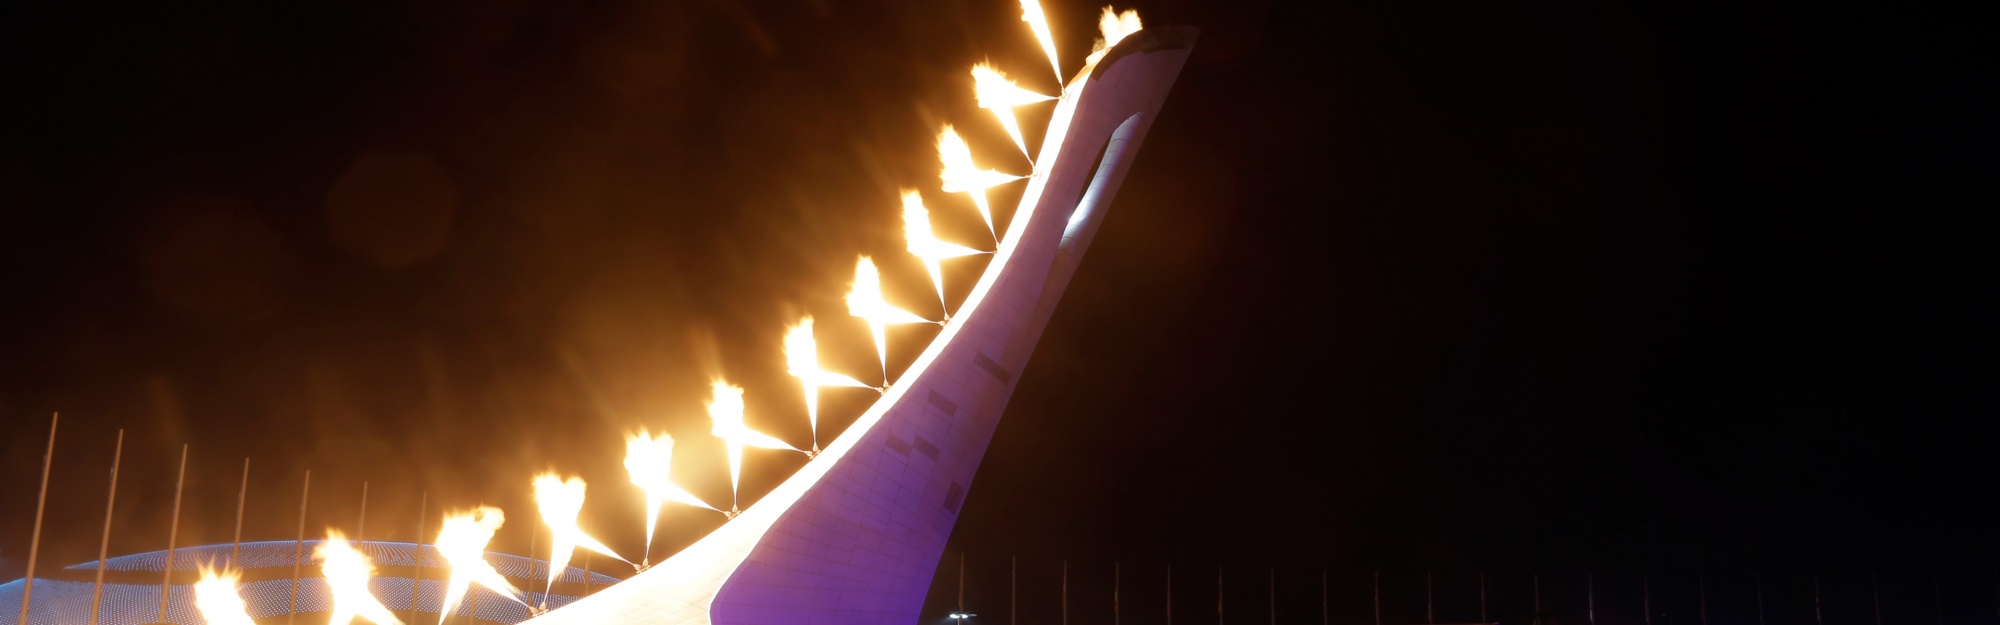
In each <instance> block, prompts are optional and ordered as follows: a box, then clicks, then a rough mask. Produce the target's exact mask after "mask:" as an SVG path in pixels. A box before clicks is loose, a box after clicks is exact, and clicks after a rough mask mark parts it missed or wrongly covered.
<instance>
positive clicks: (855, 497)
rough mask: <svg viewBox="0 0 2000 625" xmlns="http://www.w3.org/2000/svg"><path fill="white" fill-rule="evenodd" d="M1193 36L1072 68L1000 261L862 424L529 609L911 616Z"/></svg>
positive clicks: (769, 621)
mask: <svg viewBox="0 0 2000 625" xmlns="http://www.w3.org/2000/svg"><path fill="white" fill-rule="evenodd" d="M1195 36H1196V31H1195V30H1194V29H1192V28H1186V27H1167V28H1152V29H1146V30H1141V31H1139V32H1137V33H1136V34H1132V35H1130V36H1128V37H1126V38H1125V39H1123V40H1122V41H1120V42H1118V43H1117V45H1115V46H1113V47H1112V48H1111V49H1110V50H1108V51H1106V53H1105V54H1103V55H1102V56H1101V57H1100V58H1098V59H1097V61H1096V62H1095V63H1094V64H1093V65H1090V66H1087V67H1086V68H1085V69H1084V73H1082V74H1080V75H1078V76H1077V78H1076V79H1074V80H1072V81H1071V82H1070V84H1069V85H1068V87H1067V88H1065V89H1064V94H1063V97H1062V98H1061V100H1060V101H1059V102H1058V103H1057V104H1056V111H1055V115H1054V119H1053V120H1051V121H1050V123H1049V129H1048V133H1047V135H1046V136H1045V138H1044V139H1043V142H1042V149H1041V154H1040V156H1039V157H1038V158H1036V159H1035V163H1036V169H1035V173H1034V175H1033V176H1032V177H1031V178H1030V179H1029V180H1028V186H1027V190H1026V191H1025V192H1024V193H1023V195H1022V199H1021V204H1020V207H1019V208H1018V209H1017V210H1016V212H1015V213H1014V216H1013V219H1012V222H1011V223H1010V224H1009V225H1008V228H1007V232H1006V234H1005V236H1003V237H1001V241H1002V242H1001V244H1000V246H999V249H998V250H997V251H995V252H994V255H993V261H992V262H991V264H989V265H988V266H987V268H986V272H985V273H984V274H983V275H982V276H980V279H979V282H978V283H977V285H976V286H974V287H973V290H972V293H971V294H970V295H968V296H967V297H966V300H965V302H964V304H962V305H961V306H960V307H959V308H958V309H957V310H955V311H953V316H952V320H951V322H950V323H949V324H947V325H945V327H944V329H943V331H942V332H941V333H940V334H939V335H938V337H937V339H936V340H934V341H932V342H931V344H930V346H929V347H928V348H927V349H925V350H924V352H923V354H922V355H921V356H919V357H918V358H917V360H916V362H915V363H914V364H912V365H911V366H910V367H909V369H908V370H906V371H904V373H903V375H902V377H901V378H899V379H897V380H896V381H895V384H894V385H892V386H890V388H889V389H888V391H887V394H885V395H884V396H883V398H882V399H881V400H880V401H878V402H876V404H875V405H874V406H873V407H871V408H870V409H869V410H868V412H867V413H865V414H863V415H862V416H861V418H860V419H858V420H856V421H855V423H854V425H853V426H851V427H849V428H848V429H847V431H846V432H843V433H842V434H841V435H840V437H839V438H837V439H835V440H834V441H833V442H832V443H830V444H828V445H827V446H826V448H825V450H824V451H822V452H821V453H820V454H819V455H818V456H817V457H815V458H814V459H813V460H812V461H811V462H808V463H807V464H806V466H805V467H804V468H802V469H799V471H798V473H796V474H794V475H792V476H791V478H790V479H788V480H786V481H785V482H784V483H783V484H781V485H779V486H778V487H777V489H776V490H773V491H772V492H770V493H769V494H767V495H765V496H764V497H763V498H762V499H761V500H759V501H757V502H756V503H755V504H754V505H752V506H750V507H749V508H748V509H746V510H744V511H743V513H742V515H740V516H738V517H737V518H735V519H734V520H732V521H730V522H729V523H727V524H724V525H723V526H722V527H721V528H720V529H717V530H716V531H715V532H714V533H711V534H709V535H708V536H705V537H703V538H702V539H701V540H700V541H697V542H696V543H695V544H693V545H691V546H689V547H688V548H687V549H686V550H683V551H681V552H680V553H679V554H676V555H674V556H673V557H671V558H668V559H667V560H665V561H662V562H660V563H659V564H657V565H654V566H653V567H652V568H651V569H648V570H646V571H645V572H643V573H640V574H638V575H635V576H633V577H632V578H631V579H629V580H627V581H625V582H623V583H620V584H618V585H616V586H612V587H610V588H606V589H604V590H603V591H601V592H598V593H596V594H594V595H591V596H589V597H586V598H584V599H582V600H579V601H576V602H575V603H572V604H570V605H568V606H566V607H564V608H562V609H560V610H554V611H551V612H549V613H548V614H546V615H543V616H541V617H538V618H536V619H534V620H533V621H530V622H531V623H535V624H537V625H603V624H621V623H675V624H681V623H686V624H700V623H715V624H718V625H781V624H782V625H799V624H819V623H899V624H902V623H914V622H916V620H917V613H918V611H919V610H920V609H921V608H922V607H923V601H924V594H925V592H926V591H928V589H929V588H930V582H931V576H932V574H933V573H935V571H936V569H937V563H938V559H939V558H940V557H942V556H943V553H944V547H945V540H946V538H948V537H949V536H950V534H951V528H952V524H953V523H954V522H956V521H957V519H958V511H959V506H960V505H961V504H962V503H964V501H965V494H966V488H967V487H969V486H970V485H971V484H972V476H973V474H974V473H975V472H976V471H977V470H978V468H979V460H980V458H981V457H982V456H983V455H985V452H986V445H987V443H988V442H989V441H990V440H991V439H992V436H993V431H994V427H995V426H997V425H998V424H999V420H1000V415H1001V412H1002V411H1003V410H1004V409H1005V408H1006V406H1007V398H1008V396H1009V395H1010V394H1012V393H1013V390H1014V383H1015V381H1016V380H1017V379H1018V375H1019V372H1020V371H1021V368H1022V366H1023V365H1026V364H1027V362H1028V355H1029V353H1030V352H1032V351H1033V350H1034V348H1035V343H1036V341H1037V340H1038V339H1039V338H1040V335H1041V332H1042V328H1043V327H1044V326H1046V325H1047V324H1048V320H1049V315H1050V314H1051V313H1053V312H1054V311H1055V306H1056V302H1057V300H1059V299H1060V298H1061V297H1062V293H1063V290H1064V288H1065V287H1067V286H1068V285H1069V281H1070V277H1071V276H1072V275H1073V274H1074V273H1075V271H1076V266H1077V261H1078V260H1080V259H1081V258H1082V256H1083V253H1084V251H1085V250H1087V249H1088V248H1089V245H1090V240H1091V237H1092V235H1094V234H1095V233H1096V231H1097V228H1098V225H1099V224H1100V223H1101V222H1102V221H1103V218H1104V210H1105V209H1106V208H1107V207H1109V206H1110V204H1111V200H1112V198H1113V196H1115V195H1116V194H1117V192H1118V185H1119V183H1120V182H1122V181H1123V180H1124V177H1125V172H1126V170H1127V169H1128V168H1129V167H1131V164H1132V158H1133V156H1134V154H1135V153H1136V152H1137V150H1138V147H1139V144H1140V142H1141V141H1143V140H1145V137H1146V130H1147V128H1148V127H1149V126H1150V125H1151V124H1152V121H1153V118H1154V116H1155V115H1156V114H1157V113H1158V112H1159V109H1160V105H1161V104H1162V103H1163V102H1164V101H1165V99H1166V97H1167V92H1168V91H1169V89H1170V88H1171V87H1172V86H1173V83H1174V78H1175V77H1176V76H1177V75H1179V73H1180V68H1181V65H1182V63H1184V62H1185V61H1186V60H1187V54H1188V51H1189V49H1190V48H1191V46H1192V45H1193V43H1194V39H1195ZM1100 155H1102V158H1101V159H1100V158H1099V156H1100ZM1093 165H1096V166H1095V167H1094V168H1093V167H1092V166H1093Z"/></svg>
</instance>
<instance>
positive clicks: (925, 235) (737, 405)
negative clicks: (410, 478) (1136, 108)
mask: <svg viewBox="0 0 2000 625" xmlns="http://www.w3.org/2000/svg"><path fill="white" fill-rule="evenodd" d="M1021 20H1022V21H1024V22H1027V24H1028V27H1029V29H1030V30H1032V31H1033V32H1034V36H1035V39H1036V41H1037V42H1038V43H1040V44H1041V48H1042V52H1043V53H1044V54H1046V55H1047V56H1048V59H1049V66H1050V67H1051V68H1052V69H1053V70H1055V75H1056V81H1057V84H1059V85H1061V84H1065V83H1064V81H1063V78H1062V66H1061V64H1060V63H1059V62H1058V61H1057V57H1056V48H1055V40H1054V37H1053V36H1052V35H1051V33H1050V31H1049V23H1048V17H1047V16H1046V15H1045V14H1044V13H1043V12H1042V7H1041V5H1040V3H1039V2H1038V0H1021ZM1098 27H1099V31H1100V33H1101V34H1102V36H1103V39H1102V40H1101V41H1099V43H1098V45H1097V46H1096V48H1095V49H1094V50H1093V51H1092V52H1091V55H1090V57H1089V58H1088V59H1086V61H1085V67H1089V66H1091V65H1094V64H1096V63H1097V61H1098V60H1099V59H1100V58H1102V56H1103V54H1104V53H1105V51H1107V50H1109V49H1110V48H1111V46H1113V45H1116V44H1117V43H1118V41H1119V40H1121V39H1123V38H1125V36H1127V35H1130V34H1132V33H1134V32H1137V31H1138V30H1139V28H1140V22H1139V14H1138V12H1137V11H1131V10H1128V11H1125V12H1123V13H1119V12H1116V11H1114V10H1112V9H1111V7H1105V8H1104V12H1103V14H1102V16H1101V18H1100V20H1099V23H1098ZM972 79H973V91H974V94H975V97H976V99H977V101H978V104H979V107H980V108H983V109H986V110H989V111H992V113H993V114H994V116H995V117H996V118H998V119H999V121H1000V125H1001V127H1002V128H1003V129H1004V130H1006V132H1007V136H1008V137H1009V138H1011V139H1013V140H1014V145H1015V146H1016V147H1018V148H1020V150H1021V154H1022V155H1023V156H1029V153H1028V147H1027V142H1026V140H1025V139H1024V138H1023V137H1022V135H1021V126H1020V123H1019V121H1017V119H1016V118H1015V114H1014V109H1015V108H1016V107H1020V106H1025V105H1029V104H1035V103H1038V102H1044V101H1048V100H1053V99H1055V98H1054V97H1053V96H1047V95H1042V94H1040V93H1036V92H1034V91H1030V90H1027V89H1023V88H1021V87H1020V86H1018V85H1016V84H1015V83H1014V82H1013V81H1011V80H1009V79H1008V78H1007V77H1006V75H1004V74H1002V73H1001V72H1000V71H999V70H998V69H995V68H993V67H992V66H991V65H987V64H984V63H981V64H979V65H975V66H973V68H972ZM938 156H939V160H940V161H941V162H942V165H943V171H942V173H941V174H940V176H939V178H940V180H941V182H942V185H941V190H942V191H944V192H946V193H965V194H968V195H970V196H971V198H972V203H973V206H974V207H975V208H977V209H978V211H979V217H980V219H982V220H983V221H984V222H985V224H986V230H987V233H988V234H989V235H991V236H992V237H993V241H994V243H995V244H996V246H997V244H998V243H999V234H998V231H997V230H995V229H994V226H993V210H992V208H991V207H990V206H989V205H988V204H987V199H986V190H987V189H989V188H992V187H995V186H999V185H1002V184H1006V183H1009V182H1012V181H1015V180H1020V179H1022V178H1024V177H1025V176H1017V175H1013V174H1008V173H1003V172H1000V171H996V170H992V169H983V168H980V167H978V166H977V165H975V164H974V163H973V160H972V149H971V147H970V146H968V145H966V143H965V140H964V139H963V138H962V137H960V136H959V134H958V132H957V131H955V130H953V129H952V127H951V125H950V124H946V125H945V126H944V128H943V130H942V131H941V132H940V133H939V135H938ZM1029 158H1030V159H1032V156H1029ZM1031 162H1032V161H1031ZM902 202H903V235H904V238H905V239H906V240H907V249H908V251H909V253H910V254H911V255H913V256H916V257H917V258H918V259H919V260H921V261H922V262H923V264H924V269H925V270H926V271H927V272H928V273H929V274H930V278H931V285H932V286H933V287H934V288H935V289H936V291H937V294H938V301H939V303H940V304H944V302H945V296H944V274H943V272H942V268H941V265H942V262H943V261H944V260H947V259H951V258H958V257H962V256H971V255H975V254H984V253H988V252H985V251H982V250H977V249H973V248H970V247H966V246H963V245H958V244H955V243H949V242H946V241H943V240H940V239H938V238H937V236H936V234H935V233H933V232H932V230H931V223H930V210H929V209H928V208H926V207H925V206H924V201H923V197H922V196H921V195H920V194H919V193H918V192H917V191H916V190H914V189H906V190H904V191H903V192H902ZM846 300H847V310H848V314H850V315H853V316H855V317H858V318H860V319H861V320H862V321H863V322H865V323H866V324H867V325H868V330H869V334H870V335H871V336H872V338H873V339H874V342H875V354H876V358H877V360H878V361H879V362H880V364H881V366H882V379H883V384H884V385H885V386H886V385H887V384H888V383H889V366H888V337H887V329H888V326H891V325H896V324H910V323H937V324H942V323H944V321H933V320H930V319H925V318H923V317H921V316H918V315H916V314H914V313H910V312H908V311H905V310H902V309H899V308H896V307H895V306H892V305H890V304H889V303H888V302H887V301H886V300H885V299H884V298H883V295H882V277H881V274H880V273H879V272H878V271H877V270H876V268H875V262H874V261H873V260H871V259H870V258H869V257H867V256H862V257H861V259H860V261H859V262H858V263H856V265H855V269H854V284H853V287H852V289H851V290H850V291H849V292H848V294H847V298H846ZM948 317H949V313H948V312H947V318H948ZM784 346H785V360H786V365H787V368H788V369H789V373H791V375H793V376H795V377H797V378H798V379H799V383H800V385H801V386H803V387H804V390H805V404H806V420H807V422H808V425H809V426H810V427H811V430H812V436H813V445H812V449H811V450H804V449H799V448H797V447H794V446H792V445H791V444H789V443H786V442H785V441H783V440H780V439H778V438H776V437H773V436H770V435H767V434H764V433H762V432H758V431H756V430H754V429H751V428H750V426H749V425H748V424H746V423H744V420H743V389H742V388H741V387H737V386H735V385H732V384H729V383H728V382H725V381H721V380H717V381H715V382H714V383H713V385H712V387H711V393H712V395H711V397H710V399H709V402H708V405H707V408H708V416H709V418H710V419H711V420H712V421H713V427H712V428H711V429H710V434H712V435H713V436H715V437H716V438H719V439H721V440H722V441H723V444H724V446H725V449H726V451H727V455H728V459H729V490H730V498H731V502H730V510H729V511H727V512H724V511H723V510H721V509H720V508H717V507H715V506H712V505H709V504H708V503H707V502H705V501H702V500H701V498H699V497H696V496H695V495H694V494H693V493H689V492H688V491H687V490H686V489H683V488H681V487H680V486H678V485H676V484H675V483H674V481H673V478H672V466H673V453H674V439H673V437H671V436H668V435H667V434H665V433H662V434H659V435H657V436H655V435H652V434H650V433H648V432H647V431H645V430H643V429H641V430H640V431H639V432H637V433H635V434H632V435H630V436H628V437H627V438H626V441H625V469H626V472H627V473H628V474H629V475H630V478H631V480H632V484H633V485H634V486H637V487H638V488H639V490H641V491H643V492H644V493H645V506H646V511H645V512H646V547H647V550H648V551H649V552H650V551H651V549H652V544H653V535H654V531H655V529H656V528H657V523H658V520H659V516H660V510H661V509H662V508H663V507H664V506H665V505H666V504H667V503H669V502H671V503H677V504H682V505H687V506H694V507H699V508H705V509H708V510H715V511H717V512H721V513H723V514H725V515H728V516H731V517H733V516H735V514H736V512H737V509H738V508H737V503H736V501H735V499H736V498H737V491H738V487H739V481H740V478H741V476H742V472H743V450H744V448H746V447H758V448H764V449H779V450H791V451H797V452H800V453H804V454H806V455H807V456H808V457H811V456H813V455H816V454H817V453H818V452H819V390H820V389H822V388H843V387H845V388H865V389H873V390H876V391H878V392H880V391H883V390H885V388H884V387H877V386H875V385H871V384H867V383H863V382H861V381H860V380H856V379H854V378H852V377H849V376H845V375H841V374H838V373H834V372H831V371H827V370H825V369H823V368H821V367H820V364H819V351H818V345H817V343H816V342H815V341H814V339H813V319H812V317H810V316H808V317H805V318H803V319H800V320H799V323H798V324H797V325H795V326H792V327H791V329H790V330H789V331H787V333H786V335H785V342H784ZM534 492H535V504H536V507H537V508H539V510H538V511H539V512H540V513H541V520H542V523H543V524H545V525H547V526H548V529H549V533H550V536H551V537H552V540H550V545H549V549H550V554H549V571H551V574H550V575H548V578H549V580H548V583H547V585H546V586H545V587H544V588H543V599H542V605H540V606H534V605H530V604H529V603H528V601H527V599H526V598H525V596H524V595H523V593H522V592H521V591H520V590H519V589H517V588H515V587H514V586H513V584H512V583H509V582H508V581H507V578H506V577H505V576H502V575H501V574H500V572H499V571H498V570H496V569H494V568H493V565H492V564H490V563H488V562H487V561H486V558H485V553H486V545H487V543H488V542H490V541H492V539H493V535H494V533H496V532H498V531H499V529H500V526H501V525H502V524H504V523H505V522H506V514H505V513H504V512H502V511H501V510H500V509H499V508H495V507H491V506H480V507H478V508H476V509H473V510H470V511H461V512H457V513H453V514H448V515H446V516H445V518H444V521H443V526H442V527H441V528H440V529H439V531H438V536H437V540H436V541H435V542H434V543H433V546H434V547H435V548H436V549H437V552H438V554H439V555H440V556H441V557H443V559H444V560H445V563H446V566H447V567H448V568H449V570H450V576H449V578H448V579H447V581H446V585H445V595H444V600H443V602H442V604H441V605H440V606H439V610H438V612H439V619H440V620H439V622H440V623H442V622H443V618H444V615H448V614H451V613H452V611H453V610H455V609H456V608H457V607H458V604H459V602H460V601H462V600H463V599H464V598H465V595H466V593H467V592H469V591H470V590H471V587H472V585H474V584H477V585H480V586H485V587H486V588H488V589H490V590H492V591H494V592H495V593H497V594H499V595H501V596H503V597H506V598H508V599H511V600H513V601H516V602H518V603H520V604H522V605H524V606H528V607H529V608H530V609H531V610H532V611H540V610H542V609H546V607H547V601H548V599H547V597H548V592H549V591H550V590H553V589H554V586H555V578H556V577H557V576H556V575H555V574H554V573H555V572H559V571H564V570H567V568H568V566H569V560H570V557H571V556H572V555H573V553H574V552H575V550H576V549H577V548H583V549H589V550H591V551H595V552H597V553H600V554H604V555H606V556H610V557H613V558H617V559H619V560H621V561H624V562H625V563H627V564H633V563H632V561H630V560H627V559H625V558H624V557H622V556H619V555H618V554H617V553H615V552H613V551H612V550H611V548H610V547H606V546H605V545H604V543H602V542H599V541H598V540H597V539H595V538H592V537H591V536H590V535H589V534H586V533H584V531H583V530H582V528H580V527H579V526H578V524H577V517H578V516H579V515H580V514H581V513H582V511H583V501H584V492H585V483H584V481H583V479H582V478H578V477H568V478H564V477H561V476H558V475H556V474H554V473H543V474H541V475H537V476H536V477H535V479H534ZM313 558H314V559H315V560H316V561H318V562H319V563H320V572H321V574H322V575H323V576H324V577H325V579H326V584H327V588H328V590H329V591H330V592H331V594H332V600H333V610H332V620H331V621H330V625H350V624H351V623H352V622H353V620H354V619H356V618H360V619H365V620H367V621H369V622H371V623H375V624H376V625H402V623H403V622H402V620H401V619H398V618H397V617H396V615H395V614H394V613H393V612H391V611H390V610H389V609H388V608H387V607H385V606H384V605H383V604H382V602H381V600H379V599H377V598H376V597H375V596H374V594H373V593H371V592H370V591H369V588H368V585H369V584H368V582H369V579H370V578H371V577H373V576H374V568H375V567H374V564H373V562H371V561H370V560H369V558H368V556H367V555H365V554H363V553H362V552H361V551H360V550H359V549H357V548H356V547H355V545H354V544H353V543H351V542H349V541H348V540H347V538H346V537H345V536H344V535H342V534H341V532H339V531H335V530H329V531H328V532H327V539H326V540H325V541H322V542H321V543H320V544H319V546H318V547H317V548H316V549H314V551H313ZM649 564H650V562H649V560H648V559H646V558H641V563H640V564H633V567H634V568H638V569H641V570H643V569H644V568H645V567H646V566H648V565H649ZM239 576H240V572H239V571H235V570H214V569H210V568H207V567H204V568H203V569H202V571H201V579H200V580H199V581H198V582H196V583H195V586H194V599H195V607H196V610H197V611H198V612H200V613H201V616H202V619H203V620H204V621H206V622H207V623H208V625H254V622H253V621H252V620H251V618H250V617H249V615H248V614H249V613H248V610H246V609H245V606H244V602H243V599H242V596H241V595H240V593H239V592H238V590H237V580H238V579H239Z"/></svg>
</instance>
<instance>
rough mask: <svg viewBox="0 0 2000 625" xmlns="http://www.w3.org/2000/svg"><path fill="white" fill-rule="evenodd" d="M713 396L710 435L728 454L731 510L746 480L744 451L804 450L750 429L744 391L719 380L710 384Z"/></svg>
mask: <svg viewBox="0 0 2000 625" xmlns="http://www.w3.org/2000/svg"><path fill="white" fill-rule="evenodd" d="M709 389H710V393H711V394H712V395H711V397H710V398H709V401H708V418H709V419H710V420H712V421H714V426H713V427H712V428H710V429H709V433H710V434H714V435H715V437H716V438H720V439H722V444H723V446H724V447H725V448H727V450H728V452H729V497H730V500H731V503H730V507H732V508H735V507H737V504H736V503H735V499H736V497H737V488H738V486H739V485H740V484H742V480H743V448H744V447H745V446H748V447H762V448H764V449H789V450H792V451H796V452H801V453H803V452H804V451H805V450H803V449H799V448H797V447H793V446H792V445H791V444H790V443H786V442H785V441H781V440H778V439H777V438H774V437H772V436H770V435H768V434H765V433H763V432H758V431H756V430H752V429H750V425H749V424H747V423H744V422H743V388H742V387H739V386H734V385H731V384H730V383H728V382H724V381H722V380H716V381H715V382H713V383H711V384H710V385H709Z"/></svg>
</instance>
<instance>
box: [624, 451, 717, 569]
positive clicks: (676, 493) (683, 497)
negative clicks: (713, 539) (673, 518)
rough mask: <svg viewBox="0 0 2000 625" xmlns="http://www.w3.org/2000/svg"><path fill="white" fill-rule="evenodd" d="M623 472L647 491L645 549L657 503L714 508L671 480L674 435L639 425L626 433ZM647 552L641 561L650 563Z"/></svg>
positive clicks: (656, 521) (656, 517)
mask: <svg viewBox="0 0 2000 625" xmlns="http://www.w3.org/2000/svg"><path fill="white" fill-rule="evenodd" d="M625 472H626V473H627V474H629V475H630V476H631V478H632V485H633V486H637V487H639V490H640V491H643V492H645V493H646V551H647V552H648V553H649V554H650V552H651V551H652V550H653V529H654V528H655V527H657V526H658V524H659V520H660V507H661V506H662V505H665V504H666V502H669V501H671V502H675V503H681V504H687V505H690V506H695V507H697V508H708V509H710V510H715V511H716V512H721V510H716V508H715V506H711V505H708V503H707V502H704V501H702V500H701V498H700V497H696V496H694V493H690V492H687V490H686V489H683V488H681V487H680V486H679V485H676V484H674V480H673V472H674V437H672V436H668V435H667V433H666V432H661V433H660V436H659V437H658V438H655V437H654V436H653V435H651V434H648V433H647V432H646V430H645V429H643V428H641V429H640V430H639V432H638V433H636V434H631V435H628V436H626V437H625ZM651 563H652V561H651V560H650V555H649V556H648V557H647V558H641V564H642V565H648V564H651Z"/></svg>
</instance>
